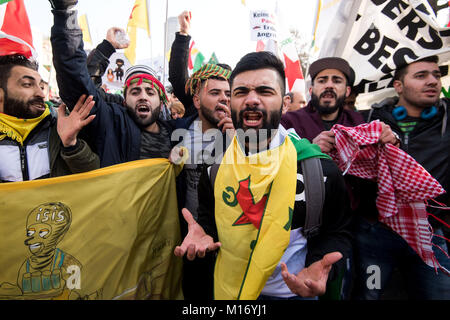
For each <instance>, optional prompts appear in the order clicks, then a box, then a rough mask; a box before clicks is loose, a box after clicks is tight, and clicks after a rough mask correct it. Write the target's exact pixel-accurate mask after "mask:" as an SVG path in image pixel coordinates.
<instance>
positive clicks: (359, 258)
mask: <svg viewBox="0 0 450 320" xmlns="http://www.w3.org/2000/svg"><path fill="white" fill-rule="evenodd" d="M355 220H356V221H355V229H354V236H355V257H354V258H355V261H354V262H355V277H356V278H355V282H354V298H355V299H362V300H378V299H379V298H380V295H381V294H382V293H383V290H384V289H385V288H386V285H387V283H388V282H389V280H390V279H391V275H392V271H393V270H394V268H398V269H399V270H400V272H401V274H402V276H403V277H404V278H405V280H406V281H405V283H406V290H407V293H408V298H409V299H420V300H450V276H448V275H446V274H445V273H444V272H442V271H441V270H439V269H438V273H436V272H435V269H434V268H432V267H430V266H428V265H426V264H425V263H424V262H423V261H422V259H421V258H420V257H419V255H418V254H417V253H416V252H415V251H414V250H413V249H412V248H411V247H410V246H409V245H408V244H407V243H406V241H405V240H404V239H403V238H402V237H401V236H400V235H398V234H397V233H396V232H394V231H392V230H389V229H387V228H385V227H383V226H382V224H381V223H380V222H376V223H375V224H372V223H369V222H368V221H367V220H365V219H363V218H360V217H358V218H357V219H355ZM434 233H435V234H438V235H441V236H442V235H443V232H442V229H438V228H436V229H434ZM432 241H433V243H434V244H436V245H438V246H439V247H441V248H442V249H443V250H444V251H445V252H448V249H447V244H446V242H445V240H444V239H442V238H440V237H433V239H432ZM433 251H434V253H435V256H436V258H437V260H438V261H439V263H440V264H441V265H442V266H443V267H444V268H446V269H447V270H450V259H449V258H448V257H447V256H446V255H445V254H444V253H443V252H442V251H441V250H439V249H438V248H436V247H435V246H433ZM377 277H378V279H377Z"/></svg>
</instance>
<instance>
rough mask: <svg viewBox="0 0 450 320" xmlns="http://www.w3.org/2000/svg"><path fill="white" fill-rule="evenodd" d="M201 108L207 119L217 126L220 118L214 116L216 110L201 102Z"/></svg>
mask: <svg viewBox="0 0 450 320" xmlns="http://www.w3.org/2000/svg"><path fill="white" fill-rule="evenodd" d="M200 110H201V112H202V115H203V117H205V119H206V121H208V122H209V123H210V124H211V125H212V126H213V127H217V124H218V123H219V122H220V119H218V118H216V117H214V111H215V110H210V109H208V108H206V107H205V106H204V105H202V104H200Z"/></svg>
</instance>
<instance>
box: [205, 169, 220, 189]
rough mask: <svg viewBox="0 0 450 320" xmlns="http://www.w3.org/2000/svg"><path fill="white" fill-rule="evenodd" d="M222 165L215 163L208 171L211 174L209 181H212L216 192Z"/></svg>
mask: <svg viewBox="0 0 450 320" xmlns="http://www.w3.org/2000/svg"><path fill="white" fill-rule="evenodd" d="M219 166H220V164H218V163H214V164H213V165H211V166H210V167H209V168H208V169H207V170H208V173H209V181H211V187H212V188H213V190H214V183H215V182H216V176H217V171H219Z"/></svg>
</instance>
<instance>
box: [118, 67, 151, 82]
mask: <svg viewBox="0 0 450 320" xmlns="http://www.w3.org/2000/svg"><path fill="white" fill-rule="evenodd" d="M142 73H144V74H149V75H151V76H153V77H155V78H157V77H156V72H155V70H153V69H152V68H150V67H149V66H146V65H143V64H138V65H135V66H132V67H129V68H128V69H127V71H125V83H126V82H127V80H128V78H130V77H131V76H132V75H134V74H142Z"/></svg>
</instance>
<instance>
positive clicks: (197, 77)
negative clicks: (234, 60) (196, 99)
mask: <svg viewBox="0 0 450 320" xmlns="http://www.w3.org/2000/svg"><path fill="white" fill-rule="evenodd" d="M230 75H231V71H230V70H227V69H224V68H222V67H220V66H218V65H216V64H205V65H204V66H203V67H201V68H200V69H198V70H197V71H196V72H195V73H194V74H193V75H192V76H191V77H190V78H189V80H188V81H187V82H186V86H185V92H186V94H191V95H193V94H194V91H195V89H196V88H197V86H199V85H200V83H201V82H202V80H207V79H209V78H212V77H219V78H223V79H224V80H228V79H229V78H230Z"/></svg>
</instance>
